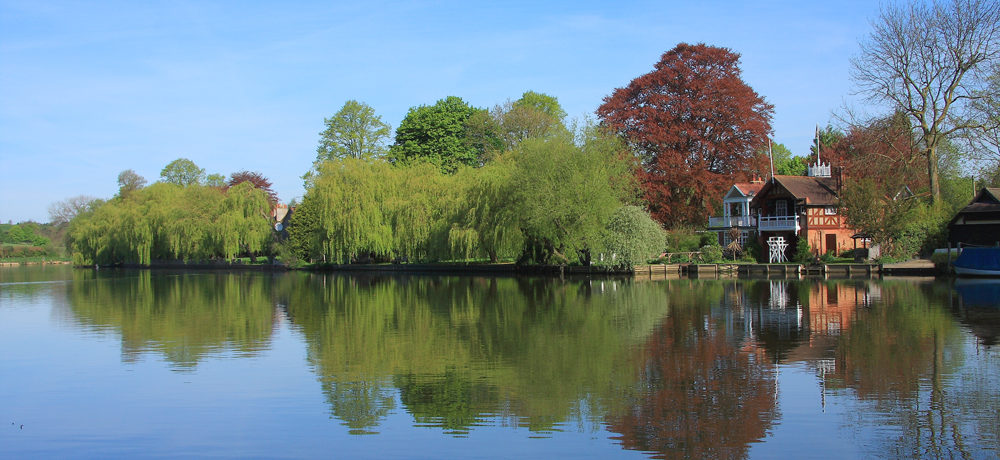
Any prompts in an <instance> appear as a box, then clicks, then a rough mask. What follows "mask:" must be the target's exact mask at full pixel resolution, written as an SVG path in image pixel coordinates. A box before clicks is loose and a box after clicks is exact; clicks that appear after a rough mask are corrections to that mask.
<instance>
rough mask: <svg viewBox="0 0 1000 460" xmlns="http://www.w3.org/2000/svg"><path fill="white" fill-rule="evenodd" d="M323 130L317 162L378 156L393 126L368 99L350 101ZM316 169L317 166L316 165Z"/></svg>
mask: <svg viewBox="0 0 1000 460" xmlns="http://www.w3.org/2000/svg"><path fill="white" fill-rule="evenodd" d="M323 123H324V124H325V125H326V129H325V130H324V131H323V132H321V133H319V136H320V138H319V147H317V148H316V162H321V161H325V160H332V159H344V158H358V159H361V158H375V157H380V156H382V155H383V154H384V153H385V150H386V148H385V141H386V140H387V139H388V138H389V134H390V133H391V131H390V128H389V125H388V124H386V123H384V122H383V121H382V117H381V116H378V115H376V114H375V109H373V108H372V107H371V106H369V105H368V104H365V103H364V102H358V101H355V100H353V99H352V100H349V101H347V102H345V103H344V106H343V107H341V108H340V110H339V111H337V113H336V114H334V115H333V116H332V117H330V118H326V119H324V120H323ZM314 168H315V167H314Z"/></svg>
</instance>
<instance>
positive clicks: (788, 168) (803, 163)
mask: <svg viewBox="0 0 1000 460" xmlns="http://www.w3.org/2000/svg"><path fill="white" fill-rule="evenodd" d="M762 153H766V152H762ZM771 155H772V161H773V162H774V174H776V175H779V176H804V175H806V167H807V166H808V164H807V163H808V160H807V159H806V158H804V157H800V156H795V155H792V151H791V150H788V147H785V144H774V145H772V146H771Z"/></svg>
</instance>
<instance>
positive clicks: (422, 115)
mask: <svg viewBox="0 0 1000 460" xmlns="http://www.w3.org/2000/svg"><path fill="white" fill-rule="evenodd" d="M480 110H481V109H476V108H473V107H470V106H469V105H468V104H466V103H465V101H463V100H462V99H461V98H459V97H456V96H448V97H447V98H444V99H441V100H439V101H437V103H435V104H434V105H431V106H426V105H422V106H419V107H413V108H411V109H410V110H409V112H407V113H406V117H405V118H403V121H401V122H400V124H399V128H397V129H396V143H395V144H394V145H393V146H392V147H391V148H390V150H389V155H388V158H389V160H390V161H391V162H393V163H412V162H415V161H427V162H429V163H431V164H433V165H435V166H437V167H439V168H440V169H441V171H443V172H446V173H454V172H456V171H457V170H458V168H459V166H462V165H465V166H476V165H478V164H479V155H478V152H477V150H476V148H475V147H474V146H472V145H470V143H469V142H468V141H467V138H466V130H467V122H468V120H469V118H470V117H472V116H473V115H474V114H475V113H477V112H479V111H480Z"/></svg>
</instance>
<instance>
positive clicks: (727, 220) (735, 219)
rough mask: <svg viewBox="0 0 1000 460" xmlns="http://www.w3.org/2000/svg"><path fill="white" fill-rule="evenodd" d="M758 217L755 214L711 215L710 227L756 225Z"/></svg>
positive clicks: (709, 219)
mask: <svg viewBox="0 0 1000 460" xmlns="http://www.w3.org/2000/svg"><path fill="white" fill-rule="evenodd" d="M756 225H757V219H755V218H754V216H725V217H709V218H708V226H709V228H729V227H754V226H756Z"/></svg>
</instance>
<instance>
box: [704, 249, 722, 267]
mask: <svg viewBox="0 0 1000 460" xmlns="http://www.w3.org/2000/svg"><path fill="white" fill-rule="evenodd" d="M701 260H702V262H704V263H706V264H717V263H719V262H722V261H723V259H722V247H721V246H719V245H718V244H715V245H705V246H702V247H701Z"/></svg>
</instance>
